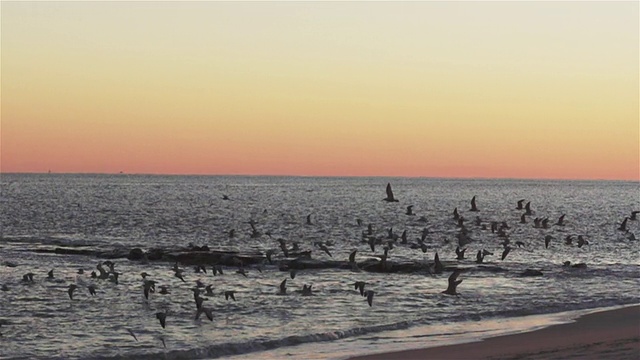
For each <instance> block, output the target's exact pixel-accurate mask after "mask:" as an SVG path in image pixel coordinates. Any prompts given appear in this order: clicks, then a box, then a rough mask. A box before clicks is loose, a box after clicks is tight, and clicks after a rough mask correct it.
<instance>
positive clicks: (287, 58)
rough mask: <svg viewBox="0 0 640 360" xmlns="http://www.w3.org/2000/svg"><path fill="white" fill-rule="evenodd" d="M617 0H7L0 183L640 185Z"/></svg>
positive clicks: (634, 83) (629, 47)
mask: <svg viewBox="0 0 640 360" xmlns="http://www.w3.org/2000/svg"><path fill="white" fill-rule="evenodd" d="M639 18H640V14H639V6H638V2H637V1H629V2H454V1H449V2H405V3H397V2H349V3H343V2H5V1H2V3H1V20H2V21H1V45H2V46H1V96H2V97H1V100H2V101H1V115H2V117H1V126H0V139H1V163H0V170H1V171H2V172H5V173H7V172H47V171H48V170H51V171H52V172H73V173H78V172H81V173H117V172H120V171H123V172H125V173H153V174H254V175H260V174H271V175H323V176H325V175H328V176H420V177H490V178H554V179H623V180H636V181H637V180H640V117H639V107H640V104H639V97H640V93H639V79H640V74H639V66H640V65H639V64H640V59H639V43H640V41H639Z"/></svg>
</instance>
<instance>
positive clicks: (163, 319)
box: [156, 311, 167, 344]
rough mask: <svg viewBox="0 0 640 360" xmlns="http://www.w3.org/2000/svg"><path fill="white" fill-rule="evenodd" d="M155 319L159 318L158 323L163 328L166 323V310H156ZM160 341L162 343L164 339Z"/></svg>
mask: <svg viewBox="0 0 640 360" xmlns="http://www.w3.org/2000/svg"><path fill="white" fill-rule="evenodd" d="M156 319H158V320H160V325H161V326H162V328H163V329H164V328H165V326H166V325H167V312H166V311H165V312H157V313H156ZM162 343H163V344H164V341H162Z"/></svg>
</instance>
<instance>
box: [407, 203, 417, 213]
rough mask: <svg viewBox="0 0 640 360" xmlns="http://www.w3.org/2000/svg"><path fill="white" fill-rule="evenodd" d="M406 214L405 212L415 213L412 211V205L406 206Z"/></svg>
mask: <svg viewBox="0 0 640 360" xmlns="http://www.w3.org/2000/svg"><path fill="white" fill-rule="evenodd" d="M406 214H407V215H415V214H414V213H413V205H409V206H407V212H406Z"/></svg>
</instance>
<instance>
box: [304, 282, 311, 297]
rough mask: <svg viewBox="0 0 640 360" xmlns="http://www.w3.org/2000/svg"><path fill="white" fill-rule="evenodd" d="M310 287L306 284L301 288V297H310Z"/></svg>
mask: <svg viewBox="0 0 640 360" xmlns="http://www.w3.org/2000/svg"><path fill="white" fill-rule="evenodd" d="M311 286H312V285H308V286H307V285H306V284H305V285H303V286H302V296H310V295H312V293H311Z"/></svg>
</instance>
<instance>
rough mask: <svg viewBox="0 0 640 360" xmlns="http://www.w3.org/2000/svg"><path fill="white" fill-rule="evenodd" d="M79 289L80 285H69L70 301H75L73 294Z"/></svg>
mask: <svg viewBox="0 0 640 360" xmlns="http://www.w3.org/2000/svg"><path fill="white" fill-rule="evenodd" d="M77 288H78V285H76V284H70V285H69V290H68V291H67V292H68V293H69V299H71V300H73V292H74V291H75V290H76V289H77Z"/></svg>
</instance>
